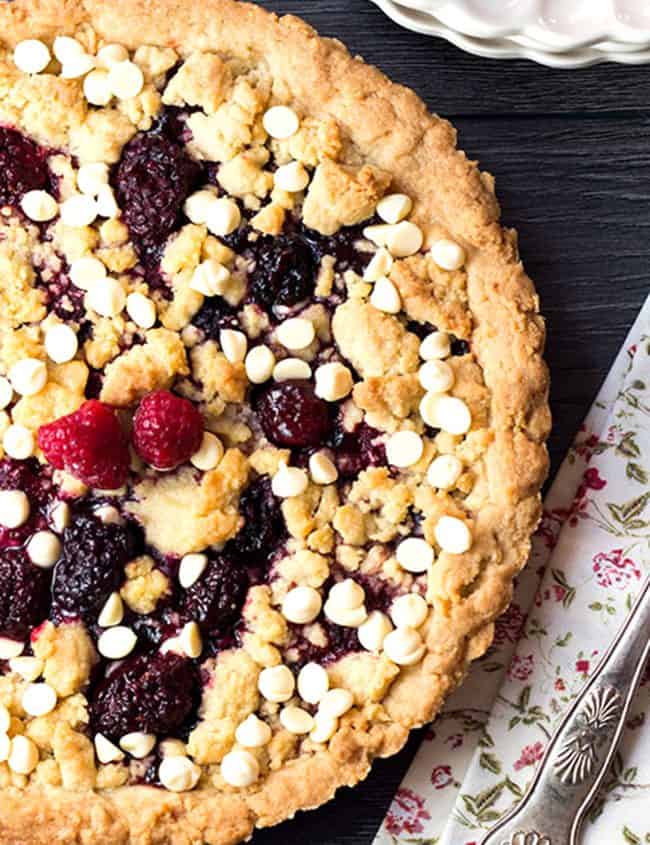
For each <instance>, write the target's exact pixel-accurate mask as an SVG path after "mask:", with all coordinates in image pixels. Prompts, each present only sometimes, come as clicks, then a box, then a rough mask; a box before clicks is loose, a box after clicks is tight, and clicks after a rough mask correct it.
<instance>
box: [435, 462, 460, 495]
mask: <svg viewBox="0 0 650 845" xmlns="http://www.w3.org/2000/svg"><path fill="white" fill-rule="evenodd" d="M462 471H463V465H462V463H461V462H460V460H459V459H458V458H457V457H456V456H455V455H438V457H437V458H435V459H434V460H433V461H432V463H431V465H430V466H429V469H428V470H427V481H428V482H429V484H430V485H431V486H432V487H437V488H438V490H452V489H453V488H454V486H455V484H456V482H457V481H458V479H459V478H460V475H461V473H462Z"/></svg>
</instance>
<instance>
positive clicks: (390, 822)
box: [386, 789, 431, 836]
mask: <svg viewBox="0 0 650 845" xmlns="http://www.w3.org/2000/svg"><path fill="white" fill-rule="evenodd" d="M430 818H431V815H430V814H429V813H428V812H427V811H426V810H425V809H424V798H422V797H420V796H419V795H417V794H416V793H415V792H414V791H413V790H412V789H398V790H397V793H396V794H395V797H394V798H393V803H392V804H391V805H390V810H389V811H388V813H387V814H386V830H387V831H388V832H389V833H390V834H391V835H392V836H399V834H400V833H422V831H423V830H424V828H423V827H422V822H423V821H428V820H429V819H430Z"/></svg>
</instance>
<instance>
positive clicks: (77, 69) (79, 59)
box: [61, 53, 95, 79]
mask: <svg viewBox="0 0 650 845" xmlns="http://www.w3.org/2000/svg"><path fill="white" fill-rule="evenodd" d="M94 67H95V58H94V57H93V56H89V55H88V53H79V54H78V55H77V56H71V57H70V58H69V59H68V60H67V61H66V62H64V63H63V65H62V67H61V77H62V78H63V79H79V78H80V77H81V76H85V75H86V74H87V73H90V71H91V70H93V68H94Z"/></svg>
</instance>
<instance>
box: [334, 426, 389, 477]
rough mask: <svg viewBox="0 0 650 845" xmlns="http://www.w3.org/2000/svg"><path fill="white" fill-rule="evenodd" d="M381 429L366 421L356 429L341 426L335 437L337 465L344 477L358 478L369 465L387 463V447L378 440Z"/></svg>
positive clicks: (380, 435)
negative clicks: (350, 429) (349, 429)
mask: <svg viewBox="0 0 650 845" xmlns="http://www.w3.org/2000/svg"><path fill="white" fill-rule="evenodd" d="M381 437H382V434H381V432H380V431H377V429H376V428H372V427H371V426H369V425H366V423H360V424H359V425H358V426H357V427H356V428H355V429H354V431H345V430H344V429H343V428H342V427H339V428H338V429H337V431H336V433H335V435H334V438H333V443H332V445H333V447H334V449H335V455H334V460H335V461H336V467H337V469H338V471H339V473H340V474H341V476H343V477H344V478H356V477H357V475H359V473H360V472H362V471H363V470H364V469H367V468H368V467H369V466H383V465H385V464H386V449H385V447H384V444H383V443H381V442H378V439H379V438H381Z"/></svg>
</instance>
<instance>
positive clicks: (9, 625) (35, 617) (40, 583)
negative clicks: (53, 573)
mask: <svg viewBox="0 0 650 845" xmlns="http://www.w3.org/2000/svg"><path fill="white" fill-rule="evenodd" d="M49 603H50V573H49V572H48V571H47V570H45V569H41V568H40V567H38V566H34V564H32V563H31V562H30V561H29V560H28V559H27V557H26V555H25V553H24V551H23V550H22V549H16V550H9V549H3V550H2V551H1V552H0V634H1V635H2V636H5V637H12V638H14V639H18V640H22V639H25V637H27V635H28V634H29V632H30V630H31V629H32V628H35V627H36V626H37V625H40V623H41V622H43V621H44V620H45V619H46V618H47V613H48V608H49Z"/></svg>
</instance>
